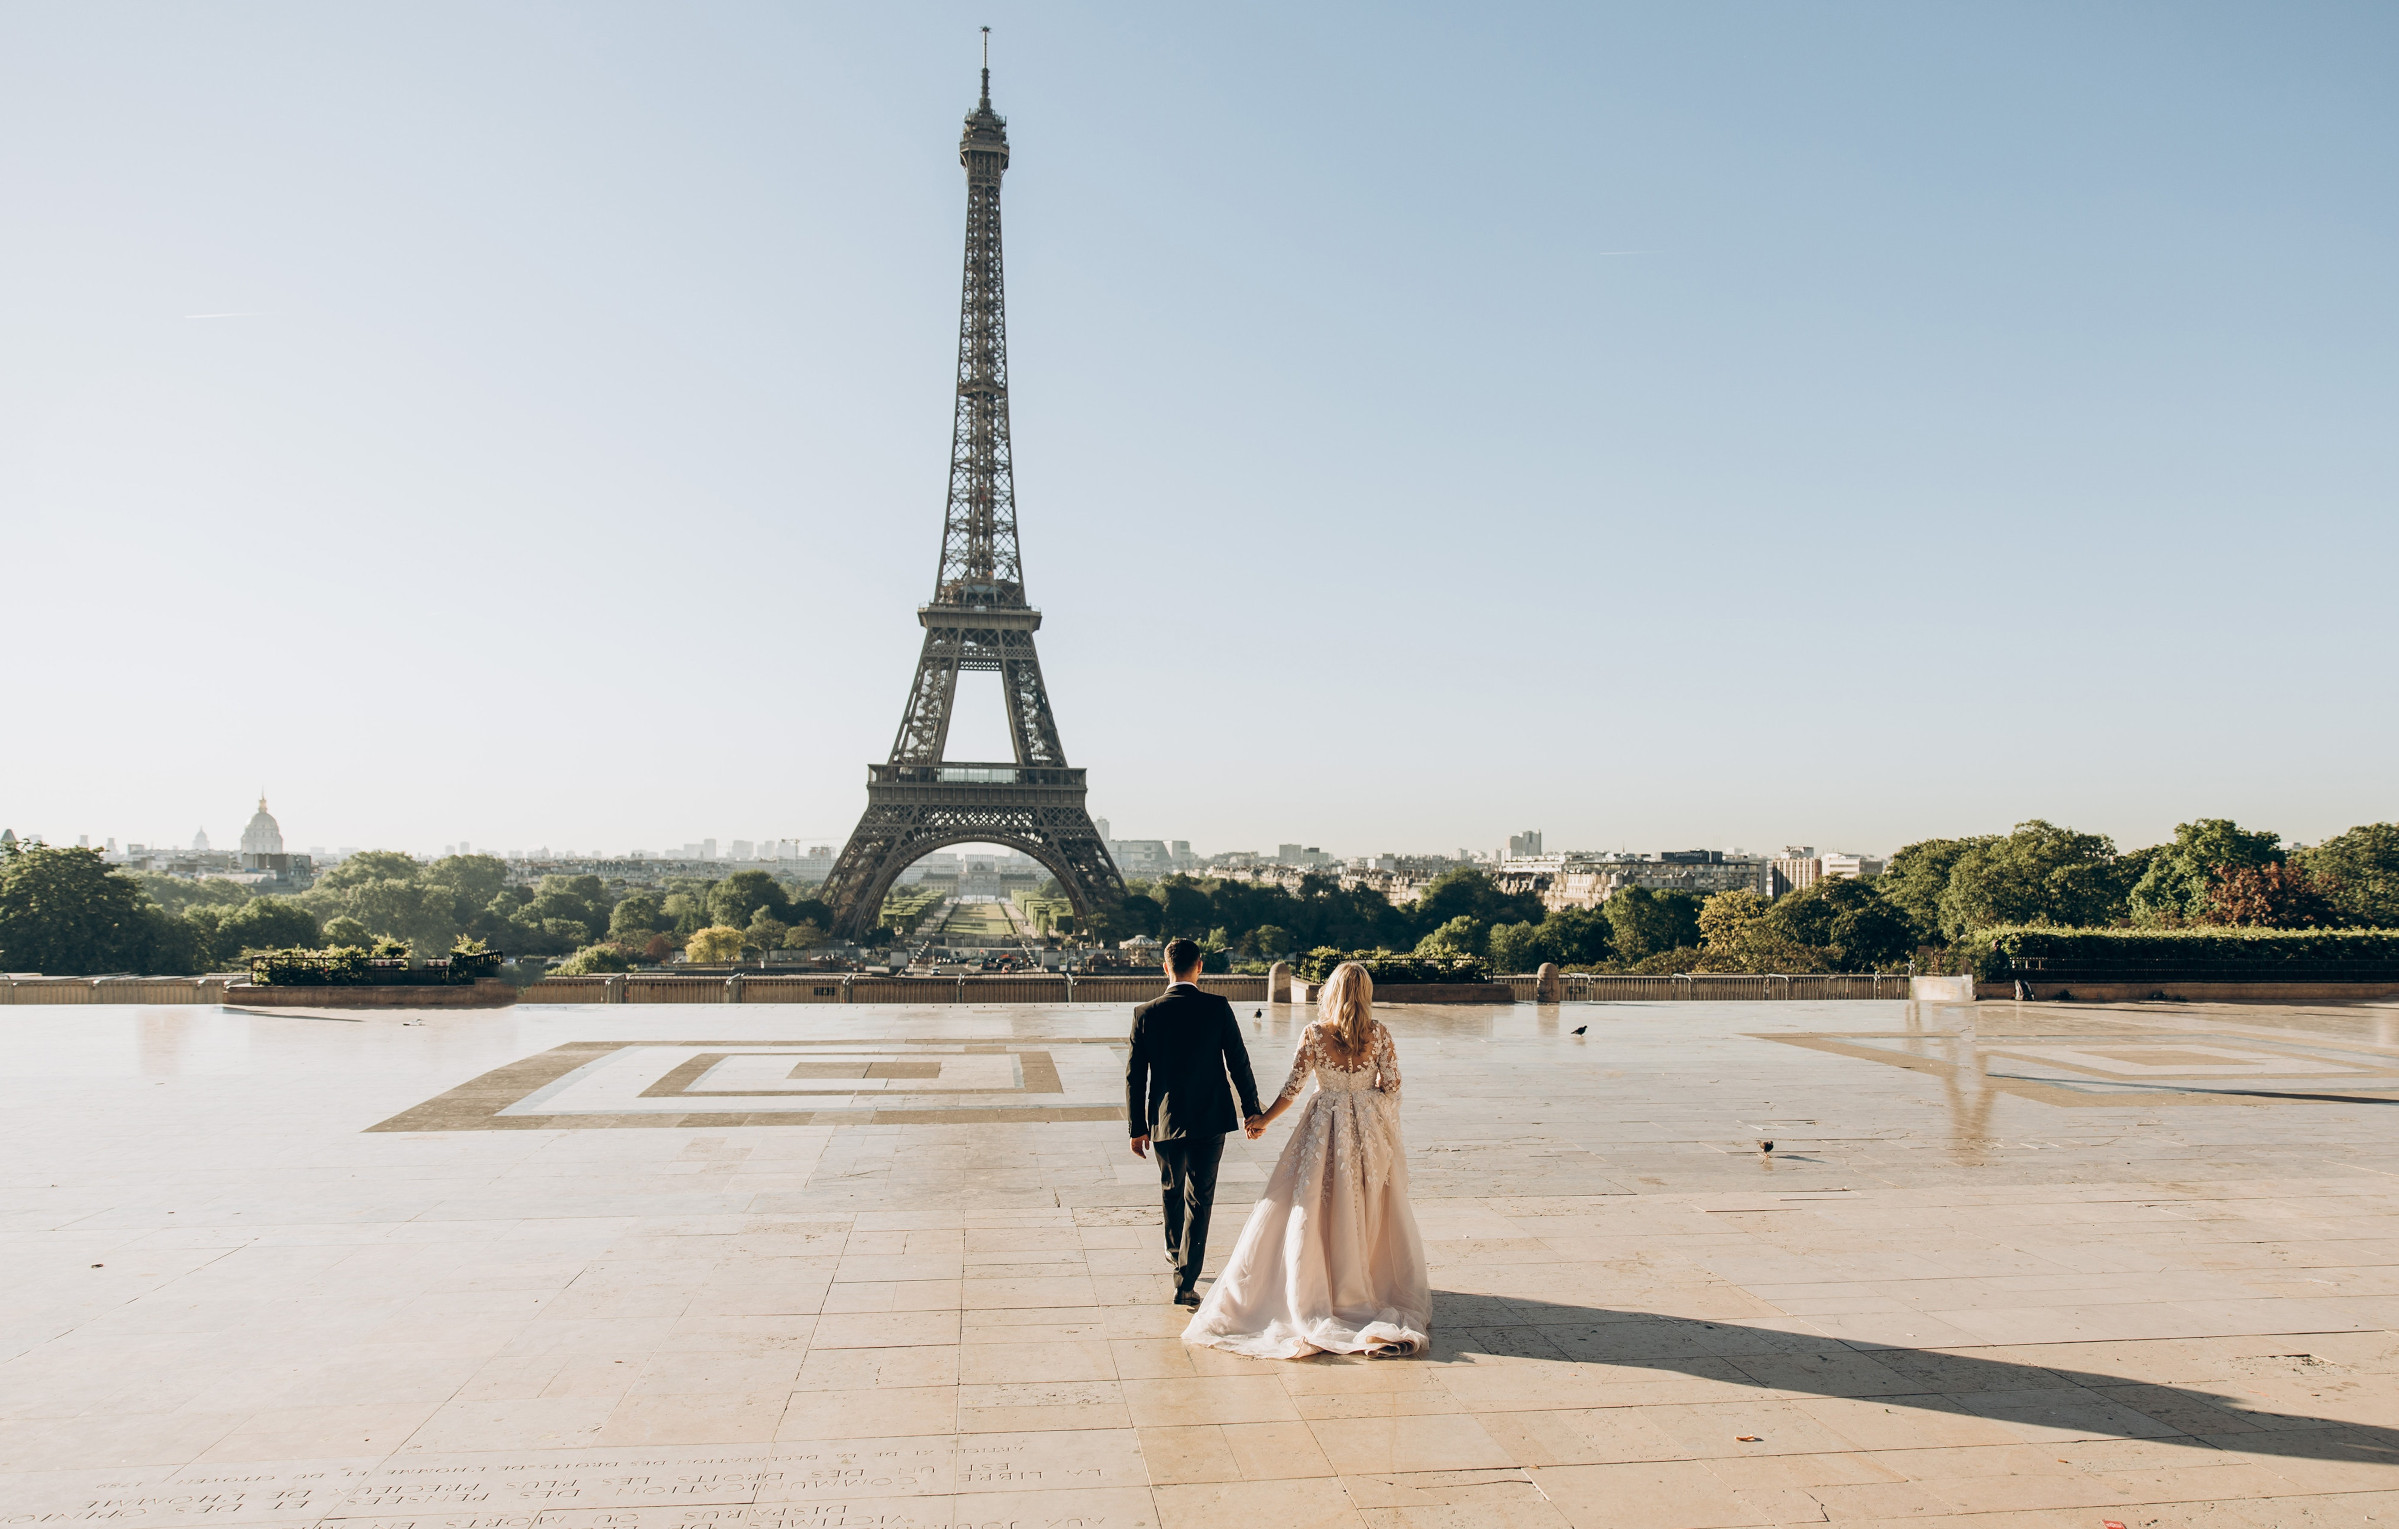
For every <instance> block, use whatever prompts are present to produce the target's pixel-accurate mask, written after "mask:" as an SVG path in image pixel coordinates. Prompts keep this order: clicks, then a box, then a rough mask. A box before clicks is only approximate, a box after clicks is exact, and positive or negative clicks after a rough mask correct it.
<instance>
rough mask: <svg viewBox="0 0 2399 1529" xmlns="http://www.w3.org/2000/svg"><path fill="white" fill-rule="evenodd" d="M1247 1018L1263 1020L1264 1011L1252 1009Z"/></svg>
mask: <svg viewBox="0 0 2399 1529" xmlns="http://www.w3.org/2000/svg"><path fill="white" fill-rule="evenodd" d="M1249 1017H1250V1018H1252V1019H1264V1018H1265V1017H1266V1011H1265V1010H1264V1009H1252V1010H1250V1016H1249Z"/></svg>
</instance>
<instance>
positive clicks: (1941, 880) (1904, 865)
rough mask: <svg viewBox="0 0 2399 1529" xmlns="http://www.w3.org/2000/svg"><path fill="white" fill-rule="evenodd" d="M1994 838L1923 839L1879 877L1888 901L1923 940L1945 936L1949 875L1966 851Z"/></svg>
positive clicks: (1905, 848)
mask: <svg viewBox="0 0 2399 1529" xmlns="http://www.w3.org/2000/svg"><path fill="white" fill-rule="evenodd" d="M1990 842H1991V839H1990V836H1988V835H1986V836H1984V837H1981V838H1974V839H1919V840H1917V841H1916V842H1915V843H1913V844H1910V845H1907V846H1905V847H1903V848H1902V849H1901V850H1900V851H1899V853H1898V854H1896V855H1893V856H1892V857H1891V863H1890V865H1889V866H1888V867H1886V868H1885V869H1884V871H1883V873H1882V875H1880V876H1879V877H1877V878H1875V879H1876V880H1877V881H1879V882H1880V883H1881V884H1882V893H1883V898H1884V900H1885V901H1887V902H1889V903H1890V904H1891V906H1892V907H1894V908H1897V909H1898V910H1899V911H1900V912H1901V914H1903V915H1905V917H1906V918H1907V921H1908V923H1909V924H1910V925H1911V926H1913V927H1914V929H1915V931H1916V937H1917V938H1918V939H1919V940H1937V939H1939V938H1940V937H1941V894H1942V893H1944V892H1946V891H1948V890H1949V873H1950V871H1951V870H1952V869H1953V868H1955V866H1956V865H1957V863H1958V860H1959V858H1960V857H1961V856H1963V855H1964V854H1965V853H1966V851H1968V850H1970V849H1972V848H1974V847H1975V846H1976V845H1978V844H1988V843H1990Z"/></svg>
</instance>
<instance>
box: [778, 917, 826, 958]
mask: <svg viewBox="0 0 2399 1529" xmlns="http://www.w3.org/2000/svg"><path fill="white" fill-rule="evenodd" d="M825 938H826V937H825V930H824V926H823V925H821V924H819V923H818V922H817V921H816V920H814V919H812V918H804V919H801V920H800V921H799V922H798V923H796V924H794V925H792V926H791V928H789V929H788V930H786V931H784V934H783V948H784V949H785V950H814V949H816V947H817V946H819V945H822V944H824V943H825Z"/></svg>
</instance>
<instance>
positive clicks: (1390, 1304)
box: [1183, 961, 1432, 1359]
mask: <svg viewBox="0 0 2399 1529" xmlns="http://www.w3.org/2000/svg"><path fill="white" fill-rule="evenodd" d="M1373 1000H1374V981H1373V979H1372V978H1370V977H1368V976H1367V975H1366V968H1365V967H1363V966H1360V965H1359V964H1358V963H1357V962H1355V961H1344V962H1343V963H1341V965H1340V967H1339V968H1337V969H1336V970H1335V971H1334V973H1333V975H1332V979H1331V980H1330V981H1328V982H1327V983H1325V985H1324V997H1323V999H1322V1002H1321V1005H1320V1010H1321V1014H1322V1017H1321V1018H1320V1019H1319V1020H1318V1021H1317V1022H1316V1023H1315V1024H1312V1025H1310V1026H1308V1028H1307V1029H1306V1031H1304V1032H1303V1033H1302V1034H1301V1036H1300V1042H1299V1052H1298V1054H1297V1055H1296V1056H1294V1057H1293V1058H1292V1059H1291V1078H1290V1080H1289V1081H1288V1082H1286V1083H1285V1084H1284V1085H1283V1092H1282V1096H1281V1097H1280V1098H1278V1099H1276V1100H1275V1102H1274V1107H1273V1108H1271V1109H1269V1110H1268V1111H1267V1112H1266V1113H1265V1114H1264V1115H1262V1116H1260V1117H1259V1118H1258V1120H1257V1122H1256V1123H1255V1124H1254V1125H1252V1126H1251V1127H1250V1131H1249V1134H1250V1137H1251V1139H1252V1140H1255V1139H1256V1138H1257V1137H1258V1136H1260V1135H1262V1134H1264V1132H1265V1129H1266V1127H1267V1126H1268V1125H1270V1124H1272V1123H1273V1122H1274V1120H1275V1119H1276V1118H1277V1117H1279V1116H1280V1115H1281V1114H1282V1113H1283V1112H1284V1111H1285V1110H1287V1109H1289V1108H1291V1101H1292V1100H1293V1099H1294V1098H1296V1097H1297V1096H1298V1094H1299V1091H1300V1085H1301V1084H1303V1083H1304V1082H1306V1081H1307V1078H1308V1075H1309V1073H1310V1072H1311V1071H1313V1072H1314V1073H1315V1075H1316V1092H1314V1093H1313V1094H1310V1095H1309V1096H1308V1102H1307V1103H1306V1104H1305V1105H1302V1106H1301V1107H1300V1118H1299V1125H1298V1127H1297V1128H1296V1129H1294V1130H1293V1131H1292V1133H1291V1140H1290V1142H1289V1144H1287V1145H1286V1146H1285V1147H1284V1148H1283V1155H1282V1158H1281V1159H1280V1160H1279V1161H1277V1162H1276V1164H1275V1166H1274V1173H1273V1175H1272V1176H1271V1177H1270V1178H1268V1179H1267V1181H1266V1195H1265V1198H1263V1199H1261V1200H1260V1201H1259V1202H1258V1203H1257V1205H1256V1207H1255V1208H1254V1209H1252V1210H1251V1211H1250V1214H1249V1224H1248V1225H1246V1226H1244V1227H1243V1228H1242V1229H1241V1241H1240V1242H1239V1243H1238V1244H1236V1245H1235V1246H1234V1248H1233V1257H1232V1260H1231V1261H1230V1262H1229V1263H1227V1264H1226V1265H1225V1269H1224V1272H1223V1273H1222V1274H1220V1275H1218V1276H1217V1278H1216V1284H1215V1286H1214V1287H1213V1288H1212V1289H1210V1290H1209V1292H1208V1298H1207V1300H1205V1301H1203V1302H1202V1303H1201V1304H1200V1309H1199V1311H1198V1312H1197V1313H1196V1314H1194V1315H1193V1317H1192V1318H1191V1325H1190V1326H1188V1327H1186V1328H1184V1329H1183V1341H1184V1342H1185V1343H1204V1344H1208V1345H1210V1346H1212V1347H1215V1348H1221V1349H1230V1350H1231V1351H1232V1352H1234V1353H1236V1354H1249V1355H1253V1356H1255V1357H1257V1358H1260V1359H1298V1358H1302V1357H1304V1356H1306V1355H1309V1354H1314V1353H1319V1352H1328V1353H1335V1354H1371V1355H1375V1356H1377V1357H1386V1358H1388V1357H1395V1356H1398V1355H1404V1354H1414V1353H1417V1352H1419V1351H1420V1350H1422V1349H1423V1348H1424V1347H1425V1345H1426V1343H1427V1341H1428V1339H1427V1337H1426V1334H1427V1333H1428V1332H1429V1331H1430V1330H1431V1327H1432V1290H1431V1287H1430V1283H1429V1281H1428V1280H1427V1278H1426V1272H1425V1264H1424V1240H1423V1239H1422V1238H1421V1237H1419V1236H1418V1235H1417V1232H1416V1216H1415V1213H1414V1212H1412V1211H1411V1210H1409V1208H1408V1162H1407V1154H1406V1150H1405V1149H1404V1148H1403V1146H1402V1145H1401V1143H1400V1136H1399V1054H1398V1052H1397V1050H1396V1049H1395V1048H1394V1047H1393V1046H1392V1043H1391V1032H1390V1031H1389V1030H1387V1029H1385V1028H1384V1027H1383V1026H1382V1024H1381V1023H1380V1022H1378V1021H1377V1020H1376V1019H1375V1017H1374V1002H1373Z"/></svg>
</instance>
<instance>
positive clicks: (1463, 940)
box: [1416, 913, 1488, 956]
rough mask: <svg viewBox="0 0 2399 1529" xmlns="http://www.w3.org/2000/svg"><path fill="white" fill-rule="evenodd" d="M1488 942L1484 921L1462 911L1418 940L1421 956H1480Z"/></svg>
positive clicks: (1417, 952) (1417, 946)
mask: <svg viewBox="0 0 2399 1529" xmlns="http://www.w3.org/2000/svg"><path fill="white" fill-rule="evenodd" d="M1487 943H1488V934H1487V931H1486V930H1485V928H1484V925H1483V921H1482V920H1481V919H1479V918H1476V917H1475V916H1474V915H1473V914H1471V913H1461V914H1459V915H1458V916H1457V917H1456V918H1453V919H1451V920H1450V921H1449V922H1447V923H1445V924H1443V925H1441V927H1439V928H1438V929H1435V930H1433V931H1432V932H1431V933H1430V934H1427V935H1426V936H1425V937H1424V938H1423V939H1421V940H1418V941H1417V942H1416V954H1418V955H1420V956H1480V955H1482V954H1483V951H1484V947H1485V945H1486V944H1487Z"/></svg>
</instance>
